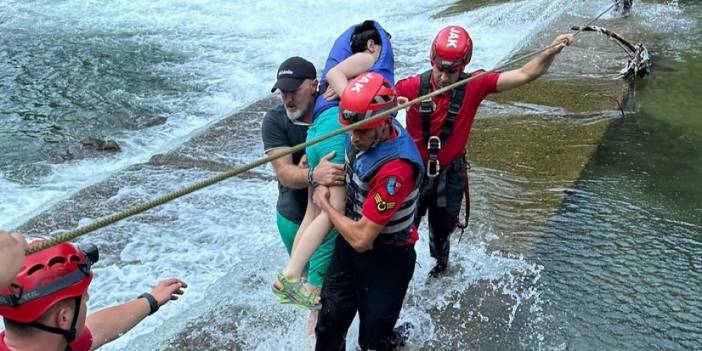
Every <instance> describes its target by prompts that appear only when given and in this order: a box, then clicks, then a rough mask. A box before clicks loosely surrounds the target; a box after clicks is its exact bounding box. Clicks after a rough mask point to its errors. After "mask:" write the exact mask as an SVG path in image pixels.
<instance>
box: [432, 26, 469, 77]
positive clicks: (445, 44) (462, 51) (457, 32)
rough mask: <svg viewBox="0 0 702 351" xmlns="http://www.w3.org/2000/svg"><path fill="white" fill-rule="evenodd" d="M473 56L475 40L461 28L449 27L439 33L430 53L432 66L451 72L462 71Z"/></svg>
mask: <svg viewBox="0 0 702 351" xmlns="http://www.w3.org/2000/svg"><path fill="white" fill-rule="evenodd" d="M472 56H473V40H471V39H470V35H469V34H468V31H467V30H465V28H463V27H461V26H448V27H446V28H444V29H442V30H441V31H439V34H437V35H436V37H435V38H434V41H433V42H432V43H431V51H430V52H429V59H430V60H431V63H432V65H434V66H437V67H440V68H442V69H444V70H449V71H453V70H456V69H460V70H461V71H462V70H463V68H464V67H465V66H466V65H468V63H469V62H470V59H471V57H472Z"/></svg>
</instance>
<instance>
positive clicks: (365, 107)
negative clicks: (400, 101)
mask: <svg viewBox="0 0 702 351" xmlns="http://www.w3.org/2000/svg"><path fill="white" fill-rule="evenodd" d="M395 106H397V95H396V94H395V90H394V89H393V88H392V86H391V85H390V82H388V80H387V79H385V77H383V76H382V75H380V74H378V73H375V72H366V73H362V74H360V75H358V76H357V77H356V78H354V79H353V80H351V81H350V82H349V84H348V85H347V86H346V89H344V92H343V93H342V94H341V101H339V122H340V123H341V125H343V126H348V125H350V124H353V123H356V122H358V121H362V120H365V119H367V118H369V117H371V116H373V115H376V114H378V113H381V112H383V111H387V110H389V109H391V108H393V107H395ZM389 118H390V115H389V114H388V115H386V116H384V117H382V118H378V119H376V120H374V121H373V122H369V123H366V124H364V125H362V126H359V127H358V128H356V129H358V130H367V129H373V128H375V127H377V126H379V125H381V124H383V122H385V121H387V120H388V119H389Z"/></svg>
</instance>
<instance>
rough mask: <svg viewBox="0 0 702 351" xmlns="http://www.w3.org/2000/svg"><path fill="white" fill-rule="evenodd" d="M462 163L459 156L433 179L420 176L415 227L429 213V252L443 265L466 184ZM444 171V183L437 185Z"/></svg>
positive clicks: (447, 255) (448, 250) (446, 257)
mask: <svg viewBox="0 0 702 351" xmlns="http://www.w3.org/2000/svg"><path fill="white" fill-rule="evenodd" d="M464 162H465V161H464V160H463V157H459V159H458V160H456V161H454V162H453V163H451V165H449V167H447V168H446V169H445V170H444V171H443V172H442V174H441V175H439V176H438V177H436V178H434V179H433V180H432V179H429V178H427V177H424V185H423V187H422V193H421V194H420V195H419V204H418V207H417V216H416V217H415V220H414V224H415V225H416V226H417V228H419V223H420V222H421V220H422V217H424V216H425V215H426V214H427V212H428V213H429V218H428V222H429V253H430V254H431V257H434V258H435V259H436V262H437V264H438V265H443V266H444V267H445V266H447V265H448V259H449V252H450V251H451V244H450V243H451V241H450V236H451V233H453V231H454V229H456V224H457V223H458V215H459V214H460V213H461V203H462V200H463V192H464V189H465V186H466V184H467V180H466V174H465V170H464V168H463V166H464ZM444 172H445V178H444V180H443V181H444V182H445V185H444V186H441V181H442V180H441V177H442V176H444V174H443V173H444ZM442 197H443V199H442ZM466 210H469V209H466Z"/></svg>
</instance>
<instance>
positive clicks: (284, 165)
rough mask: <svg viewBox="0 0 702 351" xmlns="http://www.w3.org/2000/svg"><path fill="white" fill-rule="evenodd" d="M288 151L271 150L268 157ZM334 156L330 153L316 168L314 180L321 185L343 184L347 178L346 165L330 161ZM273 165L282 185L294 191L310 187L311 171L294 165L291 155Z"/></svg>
mask: <svg viewBox="0 0 702 351" xmlns="http://www.w3.org/2000/svg"><path fill="white" fill-rule="evenodd" d="M287 149H288V148H276V149H273V150H270V151H268V156H274V155H275V154H276V153H277V152H285V151H286V150H287ZM334 155H335V152H334V151H332V152H330V153H329V154H327V155H326V156H324V157H323V158H322V160H321V162H319V164H318V165H317V166H316V167H315V168H314V171H313V178H314V180H315V181H316V182H318V183H319V184H322V185H339V184H343V182H344V179H345V177H346V174H345V173H344V165H340V164H334V163H331V162H330V161H329V160H331V159H332V158H333V157H334ZM271 164H272V165H273V170H274V171H275V175H276V177H277V178H278V181H279V182H280V184H282V185H284V186H286V187H288V188H293V189H305V188H307V187H308V186H309V185H310V184H309V179H308V172H309V169H308V168H307V167H306V165H303V164H299V165H296V164H294V163H293V160H292V156H291V155H286V156H283V157H281V158H279V159H276V160H273V161H271ZM303 166H304V167H303Z"/></svg>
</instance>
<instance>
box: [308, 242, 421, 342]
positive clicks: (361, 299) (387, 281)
mask: <svg viewBox="0 0 702 351" xmlns="http://www.w3.org/2000/svg"><path fill="white" fill-rule="evenodd" d="M416 259H417V256H416V253H415V252H414V245H409V246H404V247H398V246H391V245H387V244H382V243H379V242H378V241H376V243H375V244H374V246H373V249H371V250H370V251H367V252H364V253H359V252H357V251H356V250H354V249H353V248H352V247H351V246H350V245H349V244H348V243H347V242H346V240H344V238H343V237H342V236H341V235H339V237H338V238H337V240H336V246H335V248H334V255H333V256H332V261H331V263H330V264H329V270H328V271H327V277H326V279H325V280H324V285H323V286H322V310H321V311H320V313H319V319H318V321H317V327H316V328H315V332H316V335H317V344H316V347H315V349H316V350H318V351H319V350H325V351H326V350H329V351H332V350H333V351H338V350H346V333H347V331H348V329H349V327H350V326H351V322H352V321H353V319H354V317H355V316H356V313H358V315H359V319H360V326H359V335H358V344H359V345H360V347H361V349H362V350H367V349H372V350H393V349H395V347H396V346H397V345H395V344H394V343H393V339H395V338H393V328H394V327H395V322H397V319H398V317H399V316H400V309H402V303H403V301H404V299H405V294H406V292H407V286H408V285H409V281H410V280H411V279H412V275H413V274H414V264H415V262H416Z"/></svg>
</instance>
